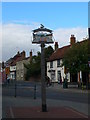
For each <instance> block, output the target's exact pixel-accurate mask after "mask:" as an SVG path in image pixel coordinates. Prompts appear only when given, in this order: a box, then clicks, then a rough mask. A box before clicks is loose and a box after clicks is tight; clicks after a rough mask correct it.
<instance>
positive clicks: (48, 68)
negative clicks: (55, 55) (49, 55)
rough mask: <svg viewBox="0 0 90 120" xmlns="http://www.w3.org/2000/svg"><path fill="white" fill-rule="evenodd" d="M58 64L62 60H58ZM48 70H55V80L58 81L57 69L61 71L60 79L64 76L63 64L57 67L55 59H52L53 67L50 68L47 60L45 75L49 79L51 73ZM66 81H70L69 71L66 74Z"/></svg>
mask: <svg viewBox="0 0 90 120" xmlns="http://www.w3.org/2000/svg"><path fill="white" fill-rule="evenodd" d="M60 64H62V60H60ZM49 70H55V82H58V71H60V72H61V78H62V81H63V80H64V79H63V78H65V73H64V66H63V67H57V60H55V61H53V68H50V62H47V76H48V77H49V78H50V79H51V73H50V72H48V71H49ZM67 79H68V82H70V73H68V74H67Z"/></svg>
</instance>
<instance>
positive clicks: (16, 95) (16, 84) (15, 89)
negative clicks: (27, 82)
mask: <svg viewBox="0 0 90 120" xmlns="http://www.w3.org/2000/svg"><path fill="white" fill-rule="evenodd" d="M16 96H17V81H16V72H15V96H14V97H16Z"/></svg>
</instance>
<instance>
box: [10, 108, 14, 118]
mask: <svg viewBox="0 0 90 120" xmlns="http://www.w3.org/2000/svg"><path fill="white" fill-rule="evenodd" d="M10 114H11V117H12V118H14V113H13V110H12V107H10Z"/></svg>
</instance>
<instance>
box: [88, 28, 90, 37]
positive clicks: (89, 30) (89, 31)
mask: <svg viewBox="0 0 90 120" xmlns="http://www.w3.org/2000/svg"><path fill="white" fill-rule="evenodd" d="M88 38H89V39H90V28H88Z"/></svg>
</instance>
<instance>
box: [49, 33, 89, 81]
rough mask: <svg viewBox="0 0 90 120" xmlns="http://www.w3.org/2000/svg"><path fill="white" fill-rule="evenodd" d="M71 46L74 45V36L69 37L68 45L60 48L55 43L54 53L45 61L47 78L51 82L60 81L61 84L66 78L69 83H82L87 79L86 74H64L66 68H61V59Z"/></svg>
mask: <svg viewBox="0 0 90 120" xmlns="http://www.w3.org/2000/svg"><path fill="white" fill-rule="evenodd" d="M82 42H84V41H81V42H80V43H82ZM73 44H76V37H75V36H74V35H71V37H70V45H67V46H64V47H62V48H58V42H55V51H54V53H53V54H52V55H51V56H50V58H49V59H48V61H47V76H48V77H49V78H50V79H51V80H52V82H60V80H62V82H63V81H64V78H65V77H67V79H68V82H71V83H78V82H80V80H82V81H83V82H84V83H86V82H87V81H86V80H87V79H88V78H86V76H88V73H86V72H82V71H80V72H78V73H76V74H71V73H69V72H67V74H66V68H65V67H64V66H62V59H63V57H64V55H65V53H66V51H67V50H68V49H69V48H70V47H71V46H72V45H73Z"/></svg>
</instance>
